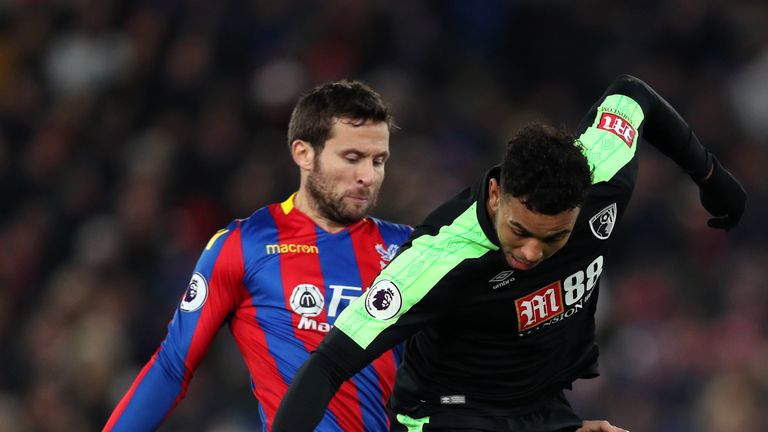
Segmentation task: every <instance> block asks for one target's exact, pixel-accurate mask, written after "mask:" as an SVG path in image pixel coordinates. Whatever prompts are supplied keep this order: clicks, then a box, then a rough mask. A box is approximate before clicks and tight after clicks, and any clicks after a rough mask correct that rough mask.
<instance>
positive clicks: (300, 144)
mask: <svg viewBox="0 0 768 432" xmlns="http://www.w3.org/2000/svg"><path fill="white" fill-rule="evenodd" d="M291 156H292V157H293V161H294V162H295V163H296V165H298V166H299V168H301V169H305V170H311V169H312V167H313V165H314V160H315V148H314V147H312V144H310V143H309V142H307V141H304V140H294V141H293V142H292V143H291Z"/></svg>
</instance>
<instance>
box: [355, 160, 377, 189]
mask: <svg viewBox="0 0 768 432" xmlns="http://www.w3.org/2000/svg"><path fill="white" fill-rule="evenodd" d="M355 176H356V177H357V178H356V180H357V183H359V184H361V185H363V186H371V185H372V184H373V179H374V168H373V160H371V159H368V158H366V159H364V160H362V161H361V162H360V163H359V164H358V165H357V170H356V172H355Z"/></svg>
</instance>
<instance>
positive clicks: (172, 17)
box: [0, 0, 768, 432]
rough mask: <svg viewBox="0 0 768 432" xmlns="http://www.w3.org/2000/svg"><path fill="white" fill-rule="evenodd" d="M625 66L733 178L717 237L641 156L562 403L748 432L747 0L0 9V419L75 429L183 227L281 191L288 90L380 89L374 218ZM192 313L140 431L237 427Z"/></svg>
mask: <svg viewBox="0 0 768 432" xmlns="http://www.w3.org/2000/svg"><path fill="white" fill-rule="evenodd" d="M618 73H631V74H633V75H636V76H639V77H641V78H642V79H644V80H646V81H648V82H649V83H651V84H652V85H653V86H654V87H655V88H656V89H657V90H659V91H660V93H661V94H663V95H664V96H665V97H666V98H667V99H668V100H669V101H670V102H672V104H673V105H675V106H676V107H677V108H678V109H679V110H680V111H681V112H682V113H683V114H684V116H685V117H686V118H687V119H688V120H689V122H690V123H691V125H692V126H693V128H694V130H696V132H697V134H698V135H699V137H700V138H701V140H702V142H704V143H705V144H706V145H707V146H708V147H709V148H710V149H711V150H713V151H714V153H715V154H717V155H718V156H719V157H720V159H721V160H723V161H724V163H725V164H726V166H728V167H730V168H731V169H732V171H733V172H734V173H735V174H736V175H737V177H738V178H739V179H741V181H742V182H743V184H744V186H745V188H746V189H747V191H748V193H749V202H748V211H747V213H746V214H745V216H744V219H743V220H742V223H741V225H740V226H739V227H738V228H737V229H736V230H734V231H733V232H731V233H730V234H725V233H721V232H718V231H714V230H711V229H708V228H707V227H706V225H705V222H706V215H705V213H704V211H703V210H702V209H701V208H700V205H699V203H698V198H697V194H696V189H695V187H694V186H693V185H692V183H691V182H689V181H688V180H687V178H686V177H685V175H683V174H681V173H680V172H679V171H678V169H677V168H676V167H675V166H674V165H673V164H672V163H670V162H669V161H668V160H666V159H665V158H663V157H661V156H660V155H659V153H657V152H656V151H655V150H654V149H645V150H644V151H642V153H641V156H640V157H641V159H642V162H641V173H640V177H639V181H638V184H637V189H636V193H635V196H634V198H633V202H632V204H631V207H630V212H629V213H628V215H627V216H626V218H625V220H624V223H623V224H622V225H621V226H620V227H619V229H618V231H617V232H614V235H615V236H616V237H618V238H616V239H615V240H616V241H615V244H614V256H613V259H611V263H610V265H609V267H608V269H609V271H608V273H607V274H606V275H605V276H604V281H603V289H602V296H601V299H600V301H601V306H600V310H599V317H598V319H599V331H600V340H601V348H602V357H601V359H602V363H601V370H602V376H601V377H600V378H599V379H596V380H592V381H589V382H586V381H582V382H579V383H578V384H577V386H576V388H575V389H574V392H573V393H572V394H571V395H570V398H571V400H572V401H573V403H574V405H575V406H576V407H577V409H578V411H579V412H580V414H582V415H583V416H586V417H590V418H607V419H609V420H611V421H612V422H614V423H615V424H619V425H621V426H623V427H625V428H627V429H631V430H633V431H636V432H637V431H651V432H673V431H674V432H693V431H704V432H727V431H758V430H768V411H767V410H766V409H765V408H766V406H768V286H767V283H766V280H767V279H768V270H767V269H768V246H767V245H768V242H767V240H768V223H766V221H768V209H767V208H766V207H767V206H768V200H767V199H766V198H767V195H768V174H767V172H768V171H767V170H766V166H768V149H767V148H766V145H767V144H768V84H767V83H768V5H766V4H765V3H763V2H756V1H751V0H730V1H725V0H712V1H706V2H705V1H697V0H668V1H661V0H631V1H626V2H616V1H607V0H587V1H580V2H571V1H565V0H519V1H506V2H502V1H491V0H488V1H438V0H433V1H409V2H394V1H386V0H377V1H356V0H327V1H299V0H263V1H205V0H188V1H183V0H147V1H118V0H51V1H44V0H37V1H35V0H28V1H22V0H19V1H13V0H6V1H2V2H0V197H2V199H0V244H1V245H2V247H1V248H0V430H2V431H21V432H24V431H50V432H54V431H85V430H97V429H100V427H101V426H102V425H103V423H104V422H105V421H106V419H107V417H108V415H109V413H110V411H111V409H112V408H113V406H114V405H115V403H116V402H117V400H118V399H119V397H120V396H121V395H122V394H123V393H124V392H125V390H126V389H127V387H128V385H129V383H130V382H131V381H132V380H133V378H134V377H135V375H136V373H137V372H138V370H139V368H140V367H141V366H142V365H143V364H144V363H145V362H146V361H147V359H148V358H149V356H150V355H151V354H152V352H153V351H154V350H155V348H156V347H157V345H158V343H159V342H160V341H161V339H162V337H163V335H164V332H165V326H166V324H167V322H168V320H169V319H170V317H171V314H172V311H173V309H174V306H175V302H176V301H177V300H178V298H179V296H180V295H181V293H182V291H183V290H184V288H185V286H186V284H187V281H188V279H189V273H190V271H191V269H192V267H193V265H194V262H195V260H196V259H197V256H198V253H199V252H200V250H201V248H202V247H203V246H204V245H205V243H206V241H207V239H208V238H209V237H210V235H212V234H213V233H214V232H215V231H216V230H217V229H218V228H220V227H222V226H224V225H225V224H226V223H227V222H228V221H229V220H230V219H232V218H236V217H247V216H248V215H249V214H250V213H251V212H252V211H253V210H255V209H256V208H258V207H260V206H262V205H264V204H266V203H269V202H273V201H277V200H282V199H284V198H285V197H286V196H287V195H288V194H289V193H291V192H292V191H294V190H295V189H296V187H297V185H298V175H297V173H296V170H295V167H294V166H293V164H292V162H291V161H290V159H289V157H288V152H287V146H286V142H285V131H286V127H287V121H288V116H289V113H290V109H291V107H292V105H293V103H294V102H295V100H296V99H297V97H298V95H299V94H300V93H301V92H303V91H305V90H307V89H308V88H310V87H311V86H313V85H316V84H318V83H321V82H324V81H328V80H336V79H341V78H355V79H362V80H364V81H367V82H368V83H370V84H371V85H372V86H373V87H374V88H375V89H377V90H378V91H379V92H381V93H382V94H383V96H384V98H385V99H386V100H387V101H388V102H389V103H391V105H392V106H393V108H394V112H395V115H396V118H397V121H398V123H399V125H400V127H401V128H402V130H401V131H399V132H398V133H396V134H395V135H393V137H392V143H391V145H392V150H393V154H394V157H393V158H392V160H391V163H390V164H389V165H388V173H387V180H386V181H385V185H384V191H383V196H382V197H381V200H380V205H379V207H378V208H377V210H376V211H375V213H374V214H375V215H377V216H381V217H385V218H390V219H393V220H396V221H401V222H406V223H417V222H419V221H420V220H421V219H422V218H423V217H424V216H425V215H426V213H427V212H428V211H429V210H430V209H431V208H432V207H433V206H435V205H436V204H438V203H440V202H442V201H443V200H444V199H446V198H447V197H449V196H450V195H452V194H453V193H455V192H456V191H458V190H459V189H460V188H461V187H462V186H463V185H465V184H466V183H468V182H470V181H474V180H475V179H476V178H477V177H478V175H480V173H481V172H482V171H483V170H484V169H485V168H486V167H487V166H490V165H491V164H494V163H496V161H497V160H499V159H500V157H501V154H502V149H503V145H504V143H505V141H506V139H507V138H508V137H509V136H510V134H511V133H512V132H513V131H514V130H515V129H516V128H517V127H519V126H520V125H521V124H524V123H525V122H527V121H529V120H542V121H546V122H550V123H555V124H559V125H565V126H569V127H573V126H575V125H576V123H577V122H578V120H579V118H580V116H581V115H582V114H583V113H584V112H585V111H586V109H587V108H588V107H589V106H590V105H591V104H592V102H593V101H594V100H595V98H596V97H597V96H599V94H600V93H601V91H602V89H603V88H604V86H605V85H606V84H607V83H608V82H609V81H610V79H611V78H612V77H613V76H615V75H616V74H618ZM247 376H248V375H247V371H246V369H245V367H244V366H243V363H242V361H241V360H240V358H239V354H238V352H237V350H236V348H235V347H234V343H232V341H231V337H230V336H229V333H228V332H227V331H226V330H224V331H222V332H221V333H220V335H219V337H218V339H217V342H216V344H215V345H214V346H213V347H212V349H211V350H210V352H209V355H208V356H207V358H206V360H205V361H204V362H203V364H202V367H201V368H200V369H199V370H198V372H197V374H196V376H195V378H194V379H193V381H192V384H191V386H190V390H189V393H188V395H187V397H186V399H185V400H184V401H183V402H182V403H181V405H180V406H179V407H178V408H177V410H176V411H175V412H174V413H173V415H172V416H171V418H170V419H169V420H168V422H167V423H166V424H165V426H164V430H169V431H176V430H190V431H197V430H200V431H217V432H223V431H227V432H230V431H232V432H235V431H244V430H254V429H255V428H256V427H257V426H258V418H257V417H258V416H257V413H256V401H255V400H254V398H253V397H252V395H251V393H250V390H249V387H248V378H247Z"/></svg>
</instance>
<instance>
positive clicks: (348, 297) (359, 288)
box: [247, 238, 397, 324]
mask: <svg viewBox="0 0 768 432" xmlns="http://www.w3.org/2000/svg"><path fill="white" fill-rule="evenodd" d="M334 240H336V241H332V240H328V239H323V238H319V239H317V240H316V241H313V242H308V241H304V242H302V241H301V239H295V240H294V241H291V242H282V243H280V244H278V245H267V246H266V248H269V249H268V251H267V254H266V256H265V258H264V259H263V260H262V262H261V263H260V264H261V265H260V266H259V268H258V270H257V271H254V272H252V273H251V274H250V275H249V278H248V284H247V289H248V290H249V293H250V294H251V298H252V301H253V304H254V306H255V307H257V308H273V309H283V310H285V311H286V312H287V313H289V314H291V315H295V316H296V317H302V318H305V319H313V320H316V321H318V322H327V323H329V324H333V322H334V321H335V319H336V317H337V316H338V315H339V314H340V313H341V312H342V311H343V310H344V309H345V308H346V307H347V306H348V305H349V304H350V303H351V302H352V301H354V300H355V299H357V298H358V297H359V296H360V295H362V294H363V293H364V292H365V291H366V290H367V289H368V287H369V286H370V285H371V283H372V282H373V280H374V278H375V277H376V276H377V275H378V273H379V272H380V271H381V269H382V268H383V267H384V266H385V265H386V264H387V263H388V262H389V261H390V260H391V259H392V257H393V256H394V254H395V252H396V250H397V247H396V246H395V245H388V244H384V243H382V242H373V241H370V242H359V243H353V242H350V241H344V239H334Z"/></svg>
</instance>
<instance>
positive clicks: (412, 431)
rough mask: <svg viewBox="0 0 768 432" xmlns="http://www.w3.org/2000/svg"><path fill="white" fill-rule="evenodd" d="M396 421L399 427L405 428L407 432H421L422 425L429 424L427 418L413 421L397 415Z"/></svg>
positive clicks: (403, 415)
mask: <svg viewBox="0 0 768 432" xmlns="http://www.w3.org/2000/svg"><path fill="white" fill-rule="evenodd" d="M397 421H398V422H400V424H401V425H403V426H405V427H407V428H408V432H421V430H422V429H424V425H425V424H427V423H429V417H422V418H419V419H415V418H412V417H408V416H407V415H405V414H398V415H397Z"/></svg>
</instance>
